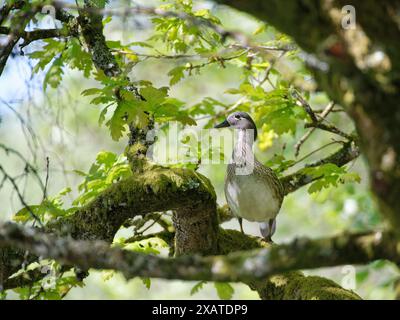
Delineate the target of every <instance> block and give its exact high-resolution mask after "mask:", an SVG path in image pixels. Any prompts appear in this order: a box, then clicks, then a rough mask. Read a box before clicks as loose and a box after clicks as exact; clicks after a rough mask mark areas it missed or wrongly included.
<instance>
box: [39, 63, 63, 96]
mask: <svg viewBox="0 0 400 320" xmlns="http://www.w3.org/2000/svg"><path fill="white" fill-rule="evenodd" d="M62 67H63V60H62V59H61V58H60V57H59V58H57V59H55V60H54V62H53V64H52V65H51V67H50V69H49V71H48V72H47V73H46V76H45V77H44V81H43V89H44V90H45V91H46V89H47V85H48V84H49V85H50V86H51V87H52V88H57V87H58V86H59V84H60V82H61V79H62V75H63V73H64V71H63V68H62Z"/></svg>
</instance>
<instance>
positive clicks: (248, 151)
mask: <svg viewBox="0 0 400 320" xmlns="http://www.w3.org/2000/svg"><path fill="white" fill-rule="evenodd" d="M237 132H238V133H237V139H236V144H235V147H234V148H233V153H232V163H235V164H236V165H246V163H248V162H249V161H253V160H254V154H253V143H254V132H253V130H245V129H239V130H237Z"/></svg>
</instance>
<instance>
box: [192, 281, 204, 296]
mask: <svg viewBox="0 0 400 320" xmlns="http://www.w3.org/2000/svg"><path fill="white" fill-rule="evenodd" d="M206 283H207V281H199V282H197V283H196V284H195V285H194V286H193V288H192V290H190V295H191V296H192V295H194V294H196V293H197V292H199V291H200V290H201V289H203V286H204V285H205V284H206Z"/></svg>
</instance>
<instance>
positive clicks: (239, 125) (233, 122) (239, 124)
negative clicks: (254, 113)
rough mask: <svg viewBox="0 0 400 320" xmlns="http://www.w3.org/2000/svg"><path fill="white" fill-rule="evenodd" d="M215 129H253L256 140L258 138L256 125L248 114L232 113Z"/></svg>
mask: <svg viewBox="0 0 400 320" xmlns="http://www.w3.org/2000/svg"><path fill="white" fill-rule="evenodd" d="M214 128H234V129H241V130H246V129H252V130H254V140H256V138H257V127H256V124H255V123H254V121H253V119H252V118H251V117H250V115H249V114H248V113H246V112H241V111H237V112H234V113H231V114H230V115H229V116H228V117H227V118H226V119H225V120H224V121H223V122H221V123H220V124H217V125H216V126H215V127H214Z"/></svg>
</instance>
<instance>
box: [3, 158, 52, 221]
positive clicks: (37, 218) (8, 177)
mask: <svg viewBox="0 0 400 320" xmlns="http://www.w3.org/2000/svg"><path fill="white" fill-rule="evenodd" d="M0 171H1V172H2V173H3V175H4V177H6V178H7V180H8V181H10V182H11V184H12V186H13V188H14V190H15V192H16V193H17V195H18V198H19V201H20V202H21V203H22V205H23V206H24V207H25V208H26V209H27V210H28V212H29V214H30V215H31V216H32V218H33V219H34V220H35V221H37V222H38V223H39V225H40V226H41V227H42V228H44V225H43V224H42V222H41V221H40V219H39V217H38V216H37V215H36V214H35V213H34V212H33V211H32V209H31V208H30V207H29V205H28V204H27V203H26V202H25V200H24V197H23V196H22V194H21V192H20V191H19V188H18V186H17V184H16V183H15V180H14V179H13V178H12V177H11V176H10V175H8V173H7V172H6V171H5V170H4V168H3V166H2V165H0Z"/></svg>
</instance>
